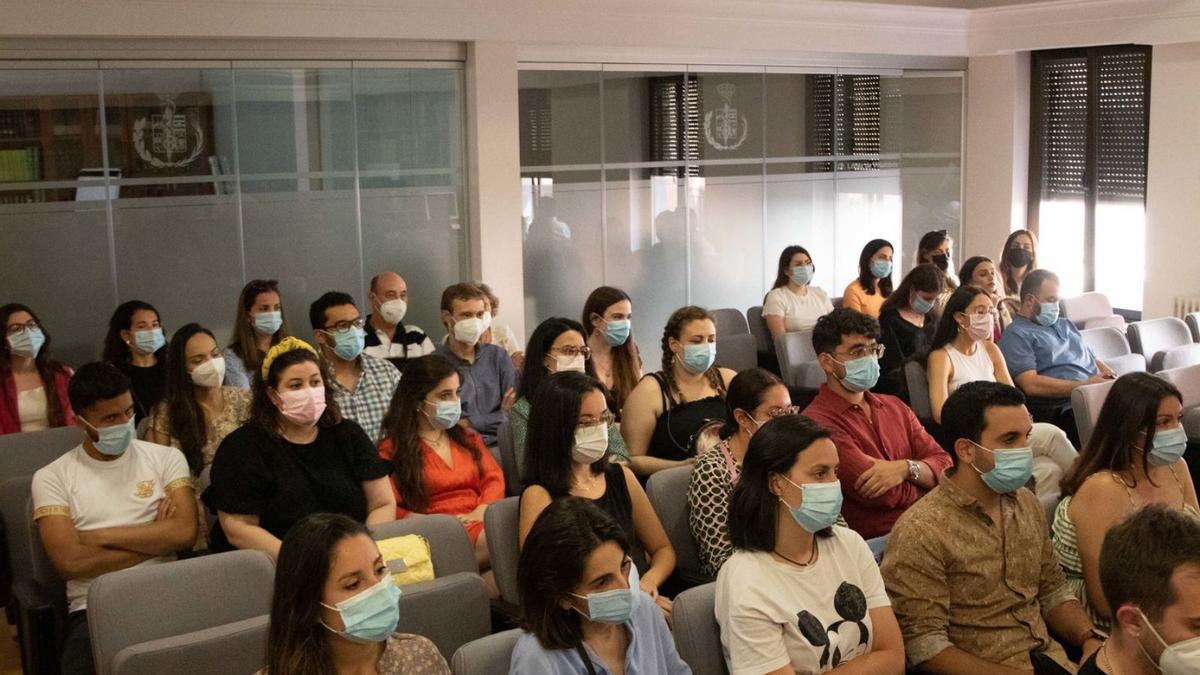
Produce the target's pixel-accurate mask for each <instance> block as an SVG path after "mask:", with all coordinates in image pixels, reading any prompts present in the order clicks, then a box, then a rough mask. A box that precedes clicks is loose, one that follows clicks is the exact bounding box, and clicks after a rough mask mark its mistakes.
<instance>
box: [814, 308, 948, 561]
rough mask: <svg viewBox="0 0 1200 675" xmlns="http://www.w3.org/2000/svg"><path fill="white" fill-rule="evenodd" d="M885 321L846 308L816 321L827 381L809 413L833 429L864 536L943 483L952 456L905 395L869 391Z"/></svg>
mask: <svg viewBox="0 0 1200 675" xmlns="http://www.w3.org/2000/svg"><path fill="white" fill-rule="evenodd" d="M878 337H879V323H878V322H876V321H875V319H873V318H871V317H869V316H867V315H866V314H863V313H861V312H856V311H854V310H852V309H847V308H840V309H835V310H833V312H831V313H829V314H828V315H826V316H823V317H821V319H820V320H819V321H817V325H816V327H815V328H813V349H815V350H816V352H817V358H818V363H819V364H820V366H821V368H822V370H824V371H825V384H823V385H821V388H820V390H818V392H817V396H816V398H814V399H813V401H812V403H810V404H809V405H808V407H807V408H805V409H804V413H803V414H804V416H806V417H809V418H811V419H813V420H815V421H816V422H817V423H818V424H820V425H821V426H822V427H824V428H825V429H827V430H828V431H829V433H830V435H831V436H832V437H833V442H834V444H835V445H837V450H838V456H839V458H840V460H841V465H840V468H839V469H838V476H839V477H840V478H841V480H842V490H843V492H844V493H845V495H846V504H845V507H844V510H843V515H845V517H846V522H847V523H849V524H850V527H852V528H854V530H855V531H857V532H858V533H859V534H860V535H862V536H863V537H864V538H867V539H872V538H875V537H881V536H883V535H885V534H887V533H888V532H889V531H891V529H892V524H893V523H895V522H896V519H897V518H898V517H900V514H901V513H904V511H905V509H907V508H908V507H910V506H912V504H913V503H915V502H916V501H917V500H918V499H920V498H921V496H922V495H924V494H925V493H926V492H927V491H928V490H930V489H931V488H933V486H935V485H937V483H938V478H939V477H940V476H941V474H942V471H944V470H945V469H946V467H948V466H950V462H951V460H950V457H949V456H948V455H947V454H946V452H945V451H944V450H942V448H941V447H940V446H939V445H938V444H937V441H935V440H934V439H933V437H931V436H930V435H929V434H928V432H926V431H925V428H924V427H922V426H921V422H920V421H919V420H917V416H916V415H914V414H913V412H912V410H911V409H909V407H908V406H907V405H905V404H904V402H903V401H901V400H900V399H898V398H896V397H895V396H888V395H887V394H874V393H871V392H870V391H869V390H870V389H871V388H872V387H874V386H875V384H876V383H877V382H878V380H879V357H880V354H882V353H883V352H884V351H885V350H884V348H883V346H882V345H880V344H879V343H878V342H877V340H878Z"/></svg>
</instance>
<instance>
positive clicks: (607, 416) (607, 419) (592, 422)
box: [576, 410, 617, 429]
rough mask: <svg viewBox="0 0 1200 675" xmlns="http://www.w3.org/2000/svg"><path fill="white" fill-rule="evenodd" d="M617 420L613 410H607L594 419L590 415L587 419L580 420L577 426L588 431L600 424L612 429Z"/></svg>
mask: <svg viewBox="0 0 1200 675" xmlns="http://www.w3.org/2000/svg"><path fill="white" fill-rule="evenodd" d="M616 419H617V418H616V416H615V415H613V414H612V411H611V410H605V411H604V412H602V413H600V416H599V417H592V416H591V415H588V416H587V417H584V418H582V419H580V420H579V424H577V425H576V426H578V427H579V428H580V429H587V428H589V427H594V426H596V425H598V424H603V425H604V426H606V427H610V426H612V423H613V422H615V421H616Z"/></svg>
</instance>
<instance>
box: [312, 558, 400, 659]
mask: <svg viewBox="0 0 1200 675" xmlns="http://www.w3.org/2000/svg"><path fill="white" fill-rule="evenodd" d="M321 606H322V607H326V608H328V609H332V610H333V611H335V612H337V613H338V614H339V615H340V616H341V617H342V625H343V626H345V627H346V628H345V630H340V631H337V630H333V629H332V628H329V626H327V625H325V622H324V621H322V622H321V625H322V626H325V627H326V628H329V630H331V631H333V632H334V633H337V634H338V635H341V636H342V637H344V638H346V639H347V640H350V641H351V642H360V643H361V642H383V641H384V640H386V639H388V638H389V637H391V635H392V633H394V632H396V625H397V624H399V623H400V588H399V587H398V586H396V583H395V582H394V581H392V575H390V574H389V575H387V576H385V577H384V578H383V579H381V580H380V581H379V583H377V584H375V585H374V586H372V587H370V588H368V589H367V590H365V591H363V592H361V593H359V594H358V595H355V596H354V597H351V598H347V599H345V600H343V601H341V602H339V603H338V604H337V606H335V607H330V606H329V605H326V604H325V603H323V602H322V603H321Z"/></svg>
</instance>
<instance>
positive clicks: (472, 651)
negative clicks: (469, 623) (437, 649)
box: [450, 628, 522, 675]
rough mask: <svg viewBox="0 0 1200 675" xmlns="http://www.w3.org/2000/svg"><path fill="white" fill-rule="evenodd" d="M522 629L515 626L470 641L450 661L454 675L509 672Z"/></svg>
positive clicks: (487, 674) (483, 674)
mask: <svg viewBox="0 0 1200 675" xmlns="http://www.w3.org/2000/svg"><path fill="white" fill-rule="evenodd" d="M521 633H522V631H521V630H520V629H517V628H514V629H512V630H506V631H504V632H503V633H496V634H495V635H489V636H487V637H485V638H480V639H478V640H475V641H474V642H468V643H467V644H465V645H463V646H462V647H459V648H458V651H456V652H454V658H453V659H451V660H450V661H451V662H450V670H451V672H453V673H454V675H494V674H495V673H507V672H508V668H509V664H511V663H512V653H513V649H514V648H515V647H516V646H517V640H518V639H519V638H520V637H521Z"/></svg>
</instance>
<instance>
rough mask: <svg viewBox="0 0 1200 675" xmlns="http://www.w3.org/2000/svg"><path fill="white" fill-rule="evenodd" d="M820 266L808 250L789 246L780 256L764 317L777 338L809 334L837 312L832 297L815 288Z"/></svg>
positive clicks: (765, 302) (765, 304) (819, 288)
mask: <svg viewBox="0 0 1200 675" xmlns="http://www.w3.org/2000/svg"><path fill="white" fill-rule="evenodd" d="M816 269H817V268H816V266H815V265H814V264H813V259H812V256H811V255H809V253H808V249H806V248H804V247H803V246H788V247H787V248H785V249H783V252H782V253H780V254H779V265H778V268H777V269H776V272H775V284H774V285H773V286H771V290H770V292H768V293H767V297H765V298H763V308H762V315H763V318H764V319H766V321H767V330H769V331H771V335H772V336H773V337H779V336H780V335H783V334H784V333H794V332H796V331H802V330H808V329H810V328H812V327H813V326H814V325H816V323H817V319H819V318H821V317H823V316H825V315H826V314H828V313H830V312H832V311H833V303H832V302H830V300H829V294H828V293H826V292H825V289H823V288H821V287H820V286H813V285H812V279H813V275H814V274H816Z"/></svg>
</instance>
